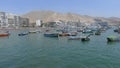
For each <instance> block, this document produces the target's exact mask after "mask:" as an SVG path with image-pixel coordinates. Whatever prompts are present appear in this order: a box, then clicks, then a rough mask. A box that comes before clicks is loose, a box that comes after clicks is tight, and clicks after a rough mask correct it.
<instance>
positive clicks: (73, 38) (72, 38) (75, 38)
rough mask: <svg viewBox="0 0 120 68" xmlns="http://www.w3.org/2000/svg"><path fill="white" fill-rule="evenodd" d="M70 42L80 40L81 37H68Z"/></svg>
mask: <svg viewBox="0 0 120 68" xmlns="http://www.w3.org/2000/svg"><path fill="white" fill-rule="evenodd" d="M68 40H80V37H79V36H68Z"/></svg>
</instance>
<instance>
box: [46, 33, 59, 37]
mask: <svg viewBox="0 0 120 68" xmlns="http://www.w3.org/2000/svg"><path fill="white" fill-rule="evenodd" d="M44 36H45V37H58V34H44Z"/></svg>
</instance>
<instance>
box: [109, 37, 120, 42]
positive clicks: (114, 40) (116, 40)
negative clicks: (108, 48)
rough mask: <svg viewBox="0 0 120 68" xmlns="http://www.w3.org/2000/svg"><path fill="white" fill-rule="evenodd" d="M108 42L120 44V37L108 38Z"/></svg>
mask: <svg viewBox="0 0 120 68" xmlns="http://www.w3.org/2000/svg"><path fill="white" fill-rule="evenodd" d="M107 41H108V42H118V41H119V42H120V36H108V37H107Z"/></svg>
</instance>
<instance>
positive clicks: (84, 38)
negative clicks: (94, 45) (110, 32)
mask: <svg viewBox="0 0 120 68" xmlns="http://www.w3.org/2000/svg"><path fill="white" fill-rule="evenodd" d="M91 35H93V34H89V35H88V36H83V37H81V41H89V40H90V38H89V37H90V36H91Z"/></svg>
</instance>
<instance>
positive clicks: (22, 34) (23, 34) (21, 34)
mask: <svg viewBox="0 0 120 68" xmlns="http://www.w3.org/2000/svg"><path fill="white" fill-rule="evenodd" d="M25 35H28V33H20V34H18V36H25Z"/></svg>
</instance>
